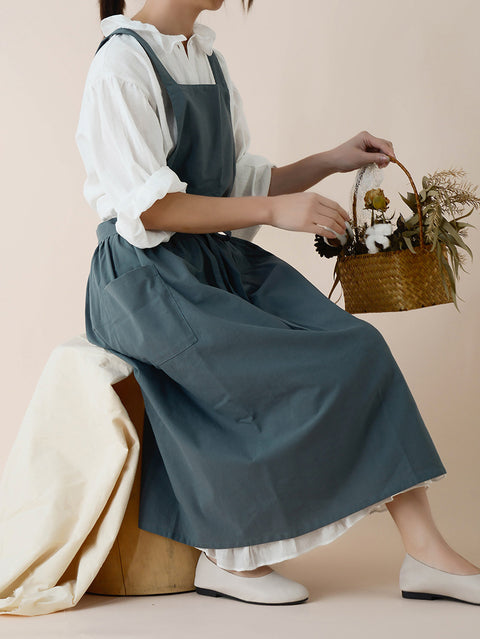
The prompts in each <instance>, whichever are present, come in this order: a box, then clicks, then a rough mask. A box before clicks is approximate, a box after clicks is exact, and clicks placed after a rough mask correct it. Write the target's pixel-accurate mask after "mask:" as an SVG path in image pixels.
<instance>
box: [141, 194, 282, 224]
mask: <svg viewBox="0 0 480 639" xmlns="http://www.w3.org/2000/svg"><path fill="white" fill-rule="evenodd" d="M271 204H272V198H269V197H266V196H261V195H258V196H257V195H255V196H254V195H249V196H242V197H211V196H208V195H194V194H192V193H167V194H166V195H165V196H164V197H162V198H161V199H158V200H156V201H155V202H154V203H153V205H152V206H151V207H150V208H149V209H147V210H146V211H144V212H143V213H142V214H141V215H140V219H141V221H142V224H143V225H144V227H145V229H147V230H162V231H175V232H177V233H215V232H216V231H226V230H234V229H241V228H245V227H247V226H253V225H255V224H269V223H270V218H271Z"/></svg>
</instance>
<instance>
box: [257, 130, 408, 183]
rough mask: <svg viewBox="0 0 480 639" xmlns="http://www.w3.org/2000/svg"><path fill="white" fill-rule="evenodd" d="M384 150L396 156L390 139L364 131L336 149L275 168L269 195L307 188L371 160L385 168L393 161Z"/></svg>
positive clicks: (357, 167)
mask: <svg viewBox="0 0 480 639" xmlns="http://www.w3.org/2000/svg"><path fill="white" fill-rule="evenodd" d="M382 151H383V153H382ZM385 153H387V154H389V155H393V157H395V152H394V150H393V145H392V143H391V142H390V141H389V140H384V139H383V138H377V137H375V136H373V135H372V134H371V133H369V132H368V131H361V132H360V133H357V135H355V136H354V137H353V138H350V140H347V141H346V142H344V143H343V144H339V145H338V146H336V147H335V148H334V149H330V150H329V151H323V152H322V153H315V154H314V155H309V156H308V157H306V158H304V159H303V160H299V161H298V162H294V163H293V164H287V165H286V166H280V167H273V168H272V178H271V181H270V190H269V192H268V195H282V194H284V193H298V192H300V191H305V190H306V189H309V188H310V187H311V186H314V185H315V184H317V182H320V180H323V179H324V178H326V177H327V176H328V175H332V173H347V172H349V171H353V170H354V169H359V168H360V167H362V166H365V165H366V164H369V163H370V162H376V163H377V164H378V166H379V168H382V169H383V168H384V167H386V166H387V165H388V163H389V161H390V160H389V158H388V156H386V155H384V154H385Z"/></svg>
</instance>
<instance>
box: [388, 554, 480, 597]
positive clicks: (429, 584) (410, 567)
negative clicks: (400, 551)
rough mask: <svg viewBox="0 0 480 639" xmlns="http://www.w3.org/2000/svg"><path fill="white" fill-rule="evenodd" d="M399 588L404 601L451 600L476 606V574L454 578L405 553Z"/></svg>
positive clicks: (479, 583) (479, 591)
mask: <svg viewBox="0 0 480 639" xmlns="http://www.w3.org/2000/svg"><path fill="white" fill-rule="evenodd" d="M399 585H400V590H401V591H402V597H404V598H405V599H452V600H453V601H462V602H464V603H470V604H475V605H477V606H480V573H477V574H474V575H455V574H454V573H451V572H445V571H444V570H440V569H439V568H433V566H429V565H428V564H424V563H423V562H422V561H419V560H418V559H415V558H414V557H412V556H411V555H409V554H408V553H407V554H406V556H405V559H404V560H403V563H402V566H401V568H400V577H399Z"/></svg>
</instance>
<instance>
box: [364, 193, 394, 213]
mask: <svg viewBox="0 0 480 639" xmlns="http://www.w3.org/2000/svg"><path fill="white" fill-rule="evenodd" d="M364 201H365V208H366V209H375V210H376V211H386V210H387V208H388V205H389V204H390V200H389V199H388V197H387V196H386V195H385V193H384V192H383V190H382V189H370V191H367V192H366V193H365V198H364Z"/></svg>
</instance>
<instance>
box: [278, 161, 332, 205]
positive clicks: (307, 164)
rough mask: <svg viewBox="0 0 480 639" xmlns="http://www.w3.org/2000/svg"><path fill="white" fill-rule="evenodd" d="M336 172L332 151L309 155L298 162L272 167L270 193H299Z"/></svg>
mask: <svg viewBox="0 0 480 639" xmlns="http://www.w3.org/2000/svg"><path fill="white" fill-rule="evenodd" d="M335 172H336V167H335V164H334V161H333V158H332V155H331V151H323V152H321V153H315V154H314V155H309V156H308V157H306V158H303V159H302V160H298V162H294V163H293V164H287V165H285V166H276V167H272V178H271V180H270V190H269V191H268V195H283V194H285V193H299V192H300V191H306V190H307V189H309V188H310V187H311V186H314V185H315V184H317V182H320V180H323V179H324V178H326V177H327V176H328V175H331V174H332V173H335Z"/></svg>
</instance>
